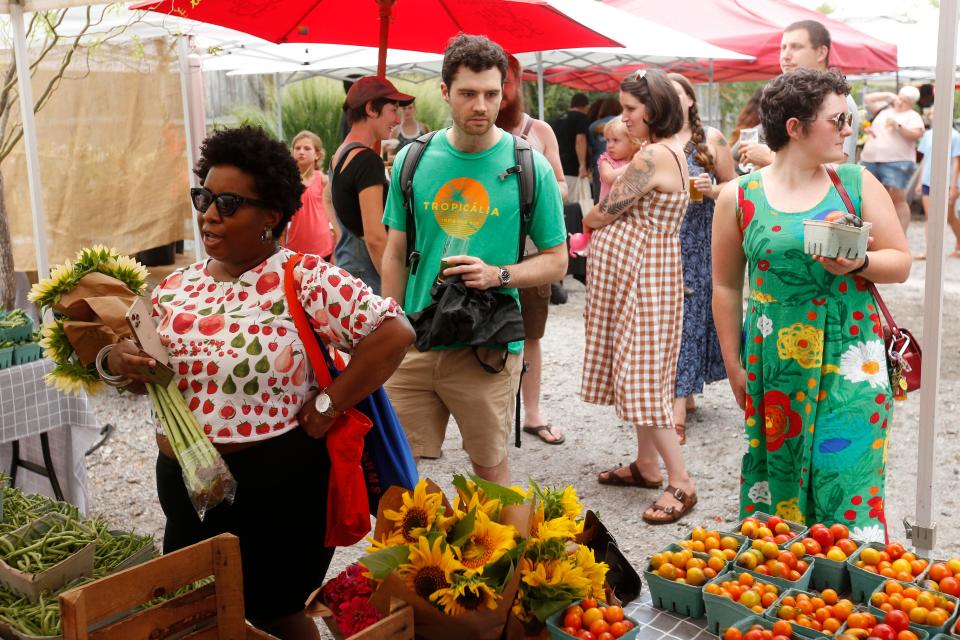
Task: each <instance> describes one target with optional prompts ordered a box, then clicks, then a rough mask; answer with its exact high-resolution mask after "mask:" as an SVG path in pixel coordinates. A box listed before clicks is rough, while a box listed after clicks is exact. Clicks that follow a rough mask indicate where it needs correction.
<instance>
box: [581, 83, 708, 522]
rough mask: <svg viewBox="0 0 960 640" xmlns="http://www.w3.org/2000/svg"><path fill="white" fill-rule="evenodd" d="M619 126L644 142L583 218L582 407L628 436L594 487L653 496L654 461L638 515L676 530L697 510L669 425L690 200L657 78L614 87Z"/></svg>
mask: <svg viewBox="0 0 960 640" xmlns="http://www.w3.org/2000/svg"><path fill="white" fill-rule="evenodd" d="M620 103H621V105H622V106H623V116H622V117H623V121H624V123H625V124H626V125H627V129H629V131H630V133H631V135H633V136H634V137H636V138H640V139H641V140H648V141H649V144H647V145H646V147H645V148H644V149H642V150H641V151H639V152H638V153H637V155H636V156H634V158H633V160H632V162H631V163H630V167H629V168H628V169H627V171H626V173H624V175H623V176H622V177H621V178H619V179H618V180H617V182H615V183H614V185H613V188H612V189H611V191H610V193H609V195H608V196H607V198H606V199H605V200H604V201H603V202H602V203H600V204H599V205H598V206H596V207H594V208H593V209H592V210H591V211H590V213H589V214H587V215H586V216H585V217H584V224H585V225H587V226H589V227H592V228H593V229H596V231H595V232H594V234H593V238H592V240H591V241H590V261H589V267H588V271H587V302H586V353H585V354H584V363H583V387H582V392H583V399H584V400H585V401H586V402H592V403H595V404H612V405H614V406H615V407H616V409H617V415H618V416H620V418H621V419H623V420H627V421H629V422H631V423H633V424H634V425H635V427H636V430H637V457H636V460H635V461H634V462H631V463H630V464H629V465H628V466H627V467H619V468H616V469H611V470H609V471H604V472H603V473H601V474H600V476H599V478H598V480H599V482H600V483H601V484H610V485H616V486H637V487H644V488H651V489H655V488H659V487H660V486H661V484H662V482H663V481H662V479H661V473H660V465H659V460H658V454H659V457H660V458H663V461H664V465H665V466H666V469H667V475H668V480H669V484H668V486H667V490H666V492H665V493H664V494H663V495H662V496H661V497H660V499H659V500H657V501H656V502H654V503H653V504H652V505H651V506H650V508H649V509H647V510H646V511H645V512H644V514H643V519H644V520H645V521H647V522H649V523H651V524H664V523H669V522H676V521H677V520H679V519H680V518H681V517H682V516H683V515H685V514H686V513H687V512H688V511H689V510H690V509H691V508H692V507H693V505H695V504H696V502H697V496H696V493H695V492H694V486H693V481H692V480H691V479H690V476H689V475H688V474H687V470H686V466H685V465H684V463H683V453H682V450H681V448H680V443H679V441H678V440H677V436H676V431H675V430H674V426H673V396H674V385H675V380H676V370H677V356H678V353H679V349H680V338H681V335H682V331H683V271H682V265H681V260H680V235H679V234H680V226H681V223H682V222H683V214H684V211H686V208H687V203H688V201H689V193H688V192H687V182H688V176H687V169H686V163H685V162H681V158H683V145H681V144H680V143H679V141H678V140H677V136H676V134H677V133H678V132H679V131H680V129H681V127H682V126H683V114H682V111H681V106H680V101H679V98H678V97H677V93H676V90H675V89H674V88H673V85H672V84H671V83H670V80H669V79H668V78H667V77H666V75H665V74H663V73H662V72H659V71H654V70H649V71H646V73H644V72H638V73H637V74H634V75H633V76H631V77H630V78H628V79H626V80H624V81H623V82H622V83H621V85H620Z"/></svg>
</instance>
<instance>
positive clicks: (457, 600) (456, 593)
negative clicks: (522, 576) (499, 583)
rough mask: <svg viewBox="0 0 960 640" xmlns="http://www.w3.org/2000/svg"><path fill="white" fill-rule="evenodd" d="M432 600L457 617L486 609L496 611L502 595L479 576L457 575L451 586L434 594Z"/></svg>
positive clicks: (445, 611)
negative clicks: (468, 612)
mask: <svg viewBox="0 0 960 640" xmlns="http://www.w3.org/2000/svg"><path fill="white" fill-rule="evenodd" d="M430 600H431V602H434V603H436V604H437V605H439V606H440V608H441V609H443V612H444V613H445V614H447V615H448V616H456V615H460V614H462V613H466V612H467V611H475V610H477V609H482V608H484V607H486V608H487V609H491V610H492V609H496V608H497V601H499V600H500V595H499V594H498V593H496V592H495V591H494V590H493V589H492V588H491V587H490V585H488V584H487V583H486V582H484V581H483V579H482V578H481V577H480V576H479V575H477V574H474V575H472V576H466V575H459V574H455V575H454V576H453V581H452V582H451V583H450V586H449V587H447V588H445V589H440V590H439V591H436V592H434V594H433V595H432V596H430Z"/></svg>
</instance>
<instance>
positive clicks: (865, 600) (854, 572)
mask: <svg viewBox="0 0 960 640" xmlns="http://www.w3.org/2000/svg"><path fill="white" fill-rule="evenodd" d="M868 548H869V549H876V550H877V551H884V550H885V549H886V548H887V545H885V544H884V543H882V542H867V543H865V544H861V545H860V548H859V549H857V551H856V553H854V554H853V555H851V556H850V557H849V558H847V573H848V574H849V575H850V593H851V595H852V597H853V600H854V601H855V602H860V603H862V604H869V600H870V596H871V594H873V592H874V591H875V590H876V589H877V585H879V584H883V583H884V582H886V581H887V580H888V578H887V577H886V576H881V575H880V574H878V573H873V572H872V571H867V570H866V569H861V568H860V567H858V566H857V561H859V560H860V554H861V553H862V552H863V550H864V549H868ZM918 559H920V558H918ZM922 559H923V560H927V570H926V571H924V572H923V573H921V574H920V575H918V576H917V577H916V578H914V579H913V580H911V582H913V583H915V584H917V585H919V584H920V581H921V580H923V579H924V577H925V576H926V574H927V573H928V572H929V570H930V565H931V564H932V562H931V561H930V560H929V559H927V558H922ZM817 560H818V561H819V558H817ZM889 579H891V580H892V579H893V578H889Z"/></svg>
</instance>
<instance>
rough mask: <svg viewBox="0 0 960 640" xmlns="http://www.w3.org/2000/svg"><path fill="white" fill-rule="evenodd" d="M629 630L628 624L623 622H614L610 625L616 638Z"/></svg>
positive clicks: (611, 633)
mask: <svg viewBox="0 0 960 640" xmlns="http://www.w3.org/2000/svg"><path fill="white" fill-rule="evenodd" d="M627 631H629V629H627V625H625V624H623V622H614V623H613V624H611V625H610V635H612V636H613V637H614V638H619V637H620V636H622V635H623V634H625V633H626V632H627Z"/></svg>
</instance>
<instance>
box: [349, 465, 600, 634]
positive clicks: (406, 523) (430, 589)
mask: <svg viewBox="0 0 960 640" xmlns="http://www.w3.org/2000/svg"><path fill="white" fill-rule="evenodd" d="M453 484H454V487H455V488H456V496H455V498H454V502H453V505H451V504H450V502H449V501H448V500H447V498H446V496H444V495H443V493H442V491H441V490H440V488H439V487H438V486H437V485H435V484H434V483H433V482H431V481H429V480H422V481H421V482H420V483H419V484H418V485H417V486H416V488H415V489H414V490H413V491H412V492H411V491H408V490H405V489H401V488H399V487H393V488H391V489H390V490H389V491H388V492H387V493H386V494H385V495H384V496H383V498H381V500H380V510H379V513H378V514H377V528H376V530H375V532H374V534H373V539H372V547H371V548H370V549H369V551H370V553H369V555H367V556H366V557H364V558H363V559H362V560H361V561H360V563H361V564H362V565H364V566H365V567H366V568H367V569H368V571H369V573H370V576H371V577H372V578H374V579H375V580H377V581H379V583H380V584H379V587H378V589H377V593H376V594H375V596H374V599H387V600H388V599H389V597H393V598H399V599H401V600H404V601H405V602H407V603H409V604H410V605H411V607H412V608H413V610H414V617H415V627H416V633H417V637H421V638H428V639H430V638H450V637H457V638H458V639H459V640H470V639H477V640H485V639H491V640H492V639H496V638H500V637H501V636H502V635H503V634H504V629H505V628H506V629H507V637H521V636H523V635H526V634H528V633H530V632H532V631H537V630H539V629H542V628H543V622H544V621H545V620H546V619H547V618H548V617H549V616H550V615H551V614H553V613H555V612H557V611H559V610H561V609H563V608H564V607H565V606H567V605H568V604H569V603H570V602H571V601H573V600H579V599H581V598H587V597H593V596H600V597H602V596H603V593H604V589H603V585H604V580H605V577H606V572H607V566H606V565H605V564H603V563H599V562H596V560H595V558H594V554H593V552H592V551H591V550H590V549H588V548H587V547H585V546H582V545H579V544H577V543H576V542H575V540H576V538H577V536H578V535H579V534H580V533H581V532H582V529H583V521H582V520H581V519H579V516H580V512H581V510H582V507H581V506H580V504H579V501H578V499H577V494H576V492H575V491H574V489H573V487H567V488H566V489H563V490H555V489H550V488H541V487H539V486H537V485H536V484H531V486H530V488H529V489H522V488H519V487H509V488H507V487H502V486H500V485H497V484H493V483H490V482H486V481H484V480H482V479H480V478H477V477H473V478H472V479H467V478H464V477H463V476H454V482H453Z"/></svg>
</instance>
